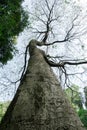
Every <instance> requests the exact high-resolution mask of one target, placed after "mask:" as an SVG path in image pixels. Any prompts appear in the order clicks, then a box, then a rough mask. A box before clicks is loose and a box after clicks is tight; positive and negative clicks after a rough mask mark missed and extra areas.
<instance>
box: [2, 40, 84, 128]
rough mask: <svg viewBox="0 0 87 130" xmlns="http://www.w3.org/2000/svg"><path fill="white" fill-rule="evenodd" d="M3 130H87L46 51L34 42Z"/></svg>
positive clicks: (5, 118) (4, 120)
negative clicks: (69, 100)
mask: <svg viewBox="0 0 87 130" xmlns="http://www.w3.org/2000/svg"><path fill="white" fill-rule="evenodd" d="M0 130H85V129H84V127H83V124H82V123H81V121H80V119H79V118H78V116H77V114H76V113H75V111H74V109H73V108H72V107H71V105H70V103H69V102H68V100H67V98H66V95H65V93H64V92H63V90H62V88H61V86H60V84H59V82H58V80H57V78H56V76H55V75H54V73H53V71H52V69H51V67H50V66H49V65H48V64H47V63H46V61H45V59H44V55H43V52H42V51H41V50H39V49H38V48H37V47H36V46H35V43H34V41H31V43H30V59H29V64H28V67H27V71H26V75H25V76H24V78H23V80H22V82H21V83H20V86H19V88H18V90H17V93H16V95H15V97H14V99H13V101H12V102H11V104H10V106H9V107H8V109H7V112H6V114H5V116H4V117H3V119H2V122H1V124H0Z"/></svg>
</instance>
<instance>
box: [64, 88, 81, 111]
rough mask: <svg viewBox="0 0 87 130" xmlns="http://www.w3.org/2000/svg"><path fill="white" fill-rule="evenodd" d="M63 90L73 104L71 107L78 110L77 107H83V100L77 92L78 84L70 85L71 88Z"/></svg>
mask: <svg viewBox="0 0 87 130" xmlns="http://www.w3.org/2000/svg"><path fill="white" fill-rule="evenodd" d="M65 92H66V94H67V96H68V98H69V100H70V102H71V104H72V105H73V107H74V108H75V109H76V110H77V111H78V110H79V109H83V101H82V97H81V93H80V92H79V86H76V85H72V86H71V89H70V88H67V89H65Z"/></svg>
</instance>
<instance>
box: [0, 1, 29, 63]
mask: <svg viewBox="0 0 87 130" xmlns="http://www.w3.org/2000/svg"><path fill="white" fill-rule="evenodd" d="M22 2H23V0H0V62H2V63H3V64H5V63H7V61H8V60H10V59H12V57H13V54H14V53H13V52H14V51H15V49H14V40H13V37H14V36H17V35H18V34H19V33H20V32H22V31H23V29H24V27H26V26H27V19H28V15H27V13H26V12H25V11H24V10H23V8H22V6H21V4H22Z"/></svg>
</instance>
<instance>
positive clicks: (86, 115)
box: [78, 109, 87, 129]
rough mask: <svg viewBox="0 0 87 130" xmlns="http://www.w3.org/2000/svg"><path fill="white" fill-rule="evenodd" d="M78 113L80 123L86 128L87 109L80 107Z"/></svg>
mask: <svg viewBox="0 0 87 130" xmlns="http://www.w3.org/2000/svg"><path fill="white" fill-rule="evenodd" d="M78 115H79V117H80V119H81V121H82V123H83V124H84V126H85V127H86V129H87V110H84V109H80V110H79V111H78Z"/></svg>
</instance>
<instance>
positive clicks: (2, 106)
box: [0, 101, 10, 121]
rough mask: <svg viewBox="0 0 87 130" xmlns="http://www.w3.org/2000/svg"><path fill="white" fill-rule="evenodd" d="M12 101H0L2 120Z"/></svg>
mask: <svg viewBox="0 0 87 130" xmlns="http://www.w3.org/2000/svg"><path fill="white" fill-rule="evenodd" d="M9 104H10V102H9V101H8V102H4V103H0V121H1V119H2V117H3V116H4V114H5V112H6V110H7V107H8V106H9Z"/></svg>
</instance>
